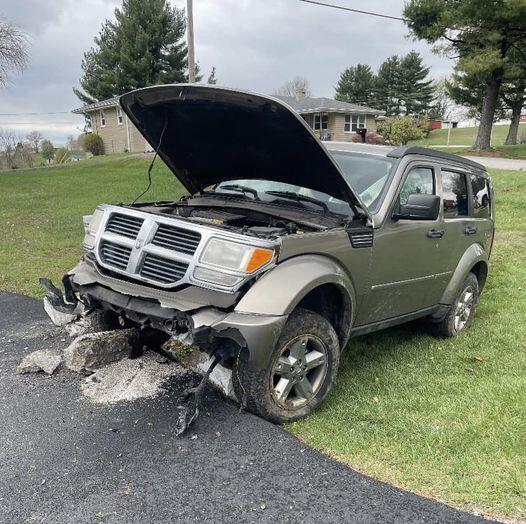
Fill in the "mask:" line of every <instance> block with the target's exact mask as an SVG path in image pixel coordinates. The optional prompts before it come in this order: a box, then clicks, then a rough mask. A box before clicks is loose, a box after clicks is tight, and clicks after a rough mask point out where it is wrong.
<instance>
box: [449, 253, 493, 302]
mask: <svg viewBox="0 0 526 524" xmlns="http://www.w3.org/2000/svg"><path fill="white" fill-rule="evenodd" d="M468 273H474V274H475V276H476V277H477V280H478V282H479V287H480V289H481V290H482V287H483V286H484V284H485V282H486V278H487V276H488V257H487V254H486V252H485V251H484V249H483V248H482V246H481V245H480V244H472V245H471V246H469V247H468V249H467V250H466V251H465V252H464V254H463V255H462V257H461V259H460V261H459V263H458V264H457V267H456V268H455V271H454V272H453V276H452V277H451V280H450V281H449V284H448V285H447V287H446V290H445V291H444V293H443V294H442V297H441V299H440V303H441V304H448V305H449V304H452V303H453V302H454V300H455V297H456V294H457V291H458V288H459V286H460V285H462V282H464V280H465V278H466V276H467V275H468Z"/></svg>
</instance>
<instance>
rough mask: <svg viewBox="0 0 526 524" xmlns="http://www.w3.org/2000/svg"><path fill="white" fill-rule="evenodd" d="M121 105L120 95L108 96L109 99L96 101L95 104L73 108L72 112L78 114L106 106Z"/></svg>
mask: <svg viewBox="0 0 526 524" xmlns="http://www.w3.org/2000/svg"><path fill="white" fill-rule="evenodd" d="M118 105H119V97H118V96H116V97H115V98H108V99H107V100H101V101H100V102H94V103H93V104H88V105H85V106H83V107H78V108H77V109H73V111H71V112H72V113H75V114H76V115H83V114H84V113H91V112H93V111H96V110H97V109H104V108H105V107H116V106H118Z"/></svg>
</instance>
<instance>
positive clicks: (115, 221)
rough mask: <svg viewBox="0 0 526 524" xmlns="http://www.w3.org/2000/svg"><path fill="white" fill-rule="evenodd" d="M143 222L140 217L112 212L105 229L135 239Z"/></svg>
mask: <svg viewBox="0 0 526 524" xmlns="http://www.w3.org/2000/svg"><path fill="white" fill-rule="evenodd" d="M143 222H144V220H143V219H142V218H138V217H134V216H130V215H120V214H117V213H114V214H113V215H111V216H110V218H109V220H108V223H107V224H106V231H110V232H111V233H115V234H117V235H122V236H123V237H128V238H133V239H135V238H137V235H138V234H139V231H140V229H141V226H142V223H143Z"/></svg>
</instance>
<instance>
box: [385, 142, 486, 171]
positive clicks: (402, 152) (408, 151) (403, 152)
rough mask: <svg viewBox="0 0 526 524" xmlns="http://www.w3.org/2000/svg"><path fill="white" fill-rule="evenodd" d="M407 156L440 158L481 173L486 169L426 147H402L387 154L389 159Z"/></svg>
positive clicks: (476, 163) (465, 159)
mask: <svg viewBox="0 0 526 524" xmlns="http://www.w3.org/2000/svg"><path fill="white" fill-rule="evenodd" d="M408 155H423V156H427V157H432V158H440V159H441V160H447V161H448V162H456V163H457V164H464V165H466V166H468V167H471V168H475V169H478V170H481V171H485V170H486V168H485V167H484V166H483V165H482V164H479V163H478V162H474V161H473V160H469V159H468V158H463V157H461V156H458V155H452V154H450V153H444V152H443V151H437V150H436V149H430V148H428V147H419V146H402V147H397V148H396V149H393V150H392V151H390V152H389V153H387V156H388V157H391V158H403V157H405V156H408Z"/></svg>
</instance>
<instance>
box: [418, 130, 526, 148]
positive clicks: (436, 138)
mask: <svg viewBox="0 0 526 524" xmlns="http://www.w3.org/2000/svg"><path fill="white" fill-rule="evenodd" d="M508 129H509V126H508V125H494V126H493V132H492V134H491V145H492V146H493V147H497V146H502V145H503V144H504V140H506V136H507V135H508ZM477 130H478V128H477V127H457V128H455V129H452V130H451V137H450V141H449V145H451V146H455V145H460V146H471V145H473V144H474V143H475V138H476V137H477ZM447 132H448V130H447V129H434V130H433V131H431V132H430V133H429V136H428V137H427V138H424V139H423V140H419V141H418V142H415V143H418V144H420V145H426V146H443V145H446V144H447ZM523 134H526V124H520V126H519V138H520V137H521V136H522V135H523Z"/></svg>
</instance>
